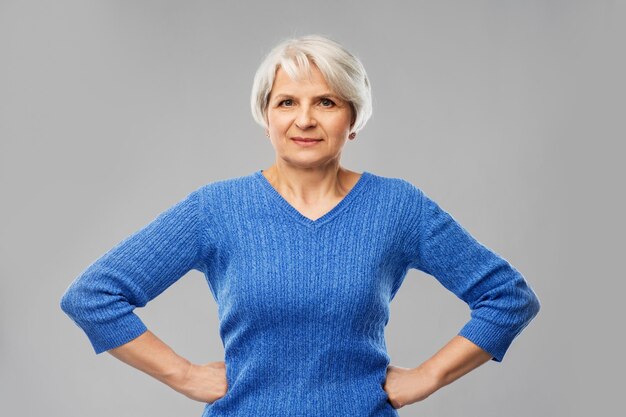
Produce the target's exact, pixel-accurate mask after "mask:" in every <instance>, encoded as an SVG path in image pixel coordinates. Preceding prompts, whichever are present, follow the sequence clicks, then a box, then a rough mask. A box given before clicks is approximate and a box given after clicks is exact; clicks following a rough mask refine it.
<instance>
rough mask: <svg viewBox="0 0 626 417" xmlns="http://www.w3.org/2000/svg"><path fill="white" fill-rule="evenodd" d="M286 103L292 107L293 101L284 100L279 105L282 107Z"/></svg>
mask: <svg viewBox="0 0 626 417" xmlns="http://www.w3.org/2000/svg"><path fill="white" fill-rule="evenodd" d="M285 103H286V104H287V105H288V106H289V105H291V100H290V99H287V100H283V101H281V102H280V103H278V104H279V105H280V106H282V105H284V104H285Z"/></svg>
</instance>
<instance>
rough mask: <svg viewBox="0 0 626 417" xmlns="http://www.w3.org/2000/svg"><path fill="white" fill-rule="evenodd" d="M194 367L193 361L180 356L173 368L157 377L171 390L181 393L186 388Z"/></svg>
mask: <svg viewBox="0 0 626 417" xmlns="http://www.w3.org/2000/svg"><path fill="white" fill-rule="evenodd" d="M192 366H193V364H192V363H191V361H189V360H187V359H185V358H183V357H182V356H178V358H177V359H176V361H175V362H174V363H173V365H172V367H171V368H170V369H169V370H167V371H166V372H164V373H163V374H162V375H159V376H156V378H157V379H158V380H160V381H161V382H163V383H164V384H166V385H167V386H169V387H170V388H172V389H174V390H176V391H179V390H180V389H182V388H183V387H184V385H185V381H186V380H187V377H188V375H189V372H190V370H191V368H192Z"/></svg>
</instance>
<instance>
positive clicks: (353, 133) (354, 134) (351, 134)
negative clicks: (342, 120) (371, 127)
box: [348, 132, 356, 139]
mask: <svg viewBox="0 0 626 417" xmlns="http://www.w3.org/2000/svg"><path fill="white" fill-rule="evenodd" d="M348 137H349V138H350V139H354V138H355V137H356V133H355V132H352V133H350V136H348Z"/></svg>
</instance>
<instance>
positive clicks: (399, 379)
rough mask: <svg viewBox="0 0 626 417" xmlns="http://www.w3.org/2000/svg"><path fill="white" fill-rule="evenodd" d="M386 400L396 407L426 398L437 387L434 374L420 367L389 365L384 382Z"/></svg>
mask: <svg viewBox="0 0 626 417" xmlns="http://www.w3.org/2000/svg"><path fill="white" fill-rule="evenodd" d="M383 388H384V390H385V391H386V392H387V396H388V401H389V402H390V403H391V405H392V406H393V408H395V409H398V408H401V407H404V406H405V405H408V404H413V403H415V402H418V401H422V400H424V399H426V398H427V397H428V396H429V395H430V394H432V393H433V392H435V391H437V390H438V389H439V381H438V379H437V378H436V376H435V375H434V374H432V373H430V372H427V371H426V370H425V369H424V368H422V367H417V368H401V367H399V366H393V365H389V366H388V367H387V378H386V380H385V384H384V387H383Z"/></svg>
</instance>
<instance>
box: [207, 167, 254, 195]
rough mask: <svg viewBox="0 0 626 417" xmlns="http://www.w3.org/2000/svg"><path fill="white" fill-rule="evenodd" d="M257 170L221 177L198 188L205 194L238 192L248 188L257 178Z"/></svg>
mask: <svg viewBox="0 0 626 417" xmlns="http://www.w3.org/2000/svg"><path fill="white" fill-rule="evenodd" d="M255 176H256V172H253V173H250V174H246V175H240V176H236V177H229V178H220V179H215V180H213V181H210V182H206V183H204V184H202V185H201V186H200V187H198V188H197V189H196V191H199V192H201V193H202V194H204V195H215V196H217V195H219V194H226V195H228V194H230V193H237V192H238V191H245V190H247V189H248V188H249V187H250V186H251V184H252V183H253V181H254V180H255V178H254V177H255Z"/></svg>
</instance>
